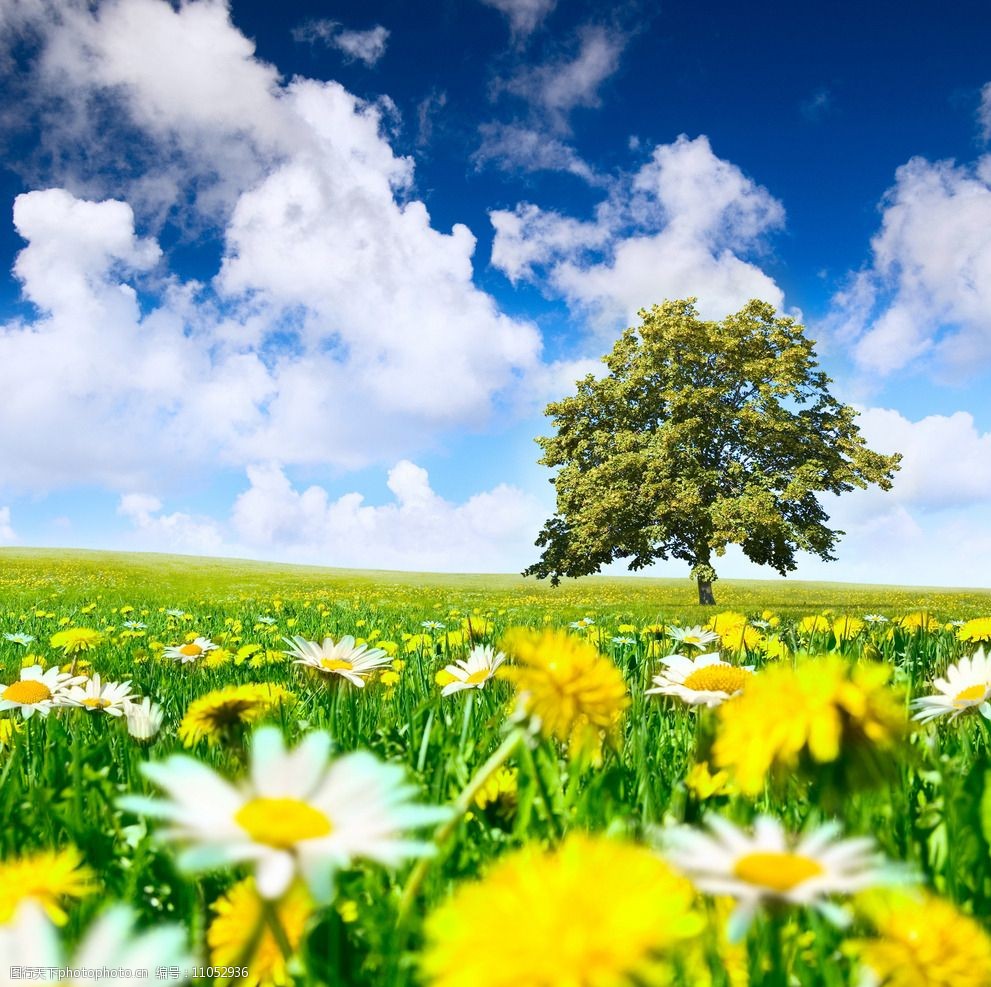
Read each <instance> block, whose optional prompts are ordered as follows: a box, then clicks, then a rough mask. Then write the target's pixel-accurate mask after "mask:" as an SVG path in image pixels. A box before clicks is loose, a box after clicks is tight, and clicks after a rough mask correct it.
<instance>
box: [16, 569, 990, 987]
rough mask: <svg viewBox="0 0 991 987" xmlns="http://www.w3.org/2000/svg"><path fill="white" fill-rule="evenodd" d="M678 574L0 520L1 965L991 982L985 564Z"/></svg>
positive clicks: (187, 973) (258, 972) (113, 973)
mask: <svg viewBox="0 0 991 987" xmlns="http://www.w3.org/2000/svg"><path fill="white" fill-rule="evenodd" d="M694 592H695V591H694V587H693V585H692V584H691V583H690V582H689V581H688V580H684V581H675V580H648V579H600V578H593V579H586V580H581V581H578V582H574V583H570V584H568V585H564V586H561V587H559V588H557V589H554V588H550V587H548V586H546V585H544V584H536V583H534V582H532V581H529V580H527V581H524V580H522V579H518V578H514V577H501V576H500V577H496V576H492V577H489V576H450V577H448V576H416V575H412V574H396V573H351V572H343V571H334V570H318V569H307V568H292V567H287V566H265V565H261V564H255V563H247V562H244V563H242V562H229V561H218V560H202V559H183V558H177V557H166V556H161V557H156V556H137V555H135V556H124V555H111V554H105V553H82V552H80V553H72V554H66V553H56V552H44V551H40V550H39V551H28V550H21V551H17V550H4V551H0V812H2V825H0V983H20V982H21V981H22V980H28V979H30V980H34V981H35V982H39V981H40V982H45V983H77V982H78V983H83V982H86V983H91V984H92V983H111V982H113V983H121V982H133V983H142V984H156V983H157V984H164V983H184V982H197V983H224V984H234V983H238V984H252V985H253V984H278V985H283V984H299V985H318V984H326V985H333V987H341V985H374V987H399V985H438V987H641V985H662V984H681V985H708V984H711V985H722V987H726V985H732V987H737V985H742V984H755V985H757V984H770V985H781V987H784V985H788V984H801V985H835V987H840V985H862V984H863V985H867V984H876V985H889V987H916V985H918V987H922V985H947V987H950V985H952V987H982V985H991V935H989V924H988V918H989V916H991V754H989V750H991V743H989V740H991V659H988V658H986V657H985V652H986V649H988V647H989V643H991V593H988V592H983V591H977V590H974V591H964V590H961V591H940V590H924V589H911V588H903V589H888V588H883V587H870V586H842V585H839V584H813V583H804V584H803V583H786V582H782V581H769V582H766V583H760V582H752V583H733V582H725V583H724V582H720V583H717V584H716V592H717V598H718V600H719V604H718V605H717V606H716V607H709V608H700V607H698V606H695V605H693V604H692V602H691V601H692V597H693V596H694ZM121 970H127V971H129V973H128V974H127V975H124V974H121V973H120V972H119V971H121ZM94 971H96V972H95V973H94ZM101 971H102V972H101ZM4 978H6V979H4Z"/></svg>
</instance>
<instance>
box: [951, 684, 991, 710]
mask: <svg viewBox="0 0 991 987" xmlns="http://www.w3.org/2000/svg"><path fill="white" fill-rule="evenodd" d="M989 689H991V687H989V686H988V685H987V683H985V682H979V683H978V684H977V685H970V686H968V687H967V688H966V689H964V690H963V692H958V693H957V694H956V695H955V696H954V697H953V705H954V706H966V705H967V704H968V703H974V702H981V701H982V700H984V699H986V698H987V694H988V691H989Z"/></svg>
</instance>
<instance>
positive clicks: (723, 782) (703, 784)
mask: <svg viewBox="0 0 991 987" xmlns="http://www.w3.org/2000/svg"><path fill="white" fill-rule="evenodd" d="M685 787H686V788H687V789H688V790H689V791H690V792H691V793H692V794H693V795H694V796H695V797H696V798H697V799H698V800H699V801H700V802H704V801H705V800H706V799H711V798H713V797H715V796H717V795H730V794H732V792H733V786H732V784H730V776H729V772H728V771H716V772H715V773H713V772H711V771H710V770H709V762H708V761H699V763H698V764H693V765H692V769H691V770H690V771H689V772H688V774H687V775H685Z"/></svg>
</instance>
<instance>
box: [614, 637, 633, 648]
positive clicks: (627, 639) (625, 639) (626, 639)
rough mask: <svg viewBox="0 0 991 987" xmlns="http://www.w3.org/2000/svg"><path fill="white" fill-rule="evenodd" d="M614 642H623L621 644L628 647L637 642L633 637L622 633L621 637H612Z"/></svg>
mask: <svg viewBox="0 0 991 987" xmlns="http://www.w3.org/2000/svg"><path fill="white" fill-rule="evenodd" d="M612 643H613V644H621V645H624V646H626V647H629V646H630V645H632V644H636V643H637V642H636V640H635V639H634V638H632V637H626V636H625V635H620V636H619V637H614V638H613V639H612Z"/></svg>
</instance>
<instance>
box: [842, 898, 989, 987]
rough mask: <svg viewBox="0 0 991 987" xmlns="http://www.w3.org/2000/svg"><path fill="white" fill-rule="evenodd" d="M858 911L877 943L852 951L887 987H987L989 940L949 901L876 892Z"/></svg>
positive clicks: (867, 941) (869, 941)
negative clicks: (873, 931) (872, 931)
mask: <svg viewBox="0 0 991 987" xmlns="http://www.w3.org/2000/svg"><path fill="white" fill-rule="evenodd" d="M857 905H858V910H859V911H861V912H862V914H864V915H865V916H866V917H867V918H868V920H869V921H870V923H871V924H872V925H873V926H874V929H875V930H876V932H877V938H873V939H858V940H855V941H854V942H852V943H851V944H850V948H851V951H852V952H853V953H854V954H855V955H856V956H857V957H859V959H860V961H861V962H862V963H863V965H864V966H865V967H866V968H867V969H868V970H869V971H870V972H871V974H873V977H874V978H876V979H874V980H873V981H871V982H873V983H879V984H883V985H884V987H987V984H991V937H989V936H988V934H987V933H986V932H985V931H984V929H982V928H981V926H980V925H979V924H978V923H977V922H975V921H974V919H972V918H970V917H969V916H967V915H963V914H962V913H961V912H959V911H958V910H957V909H956V908H955V907H954V906H953V905H951V904H950V903H949V902H948V901H942V900H940V899H939V898H936V897H934V896H933V895H928V894H925V895H922V894H911V893H908V892H904V891H902V892H874V893H872V894H870V895H863V896H861V898H860V900H858V902H857Z"/></svg>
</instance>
